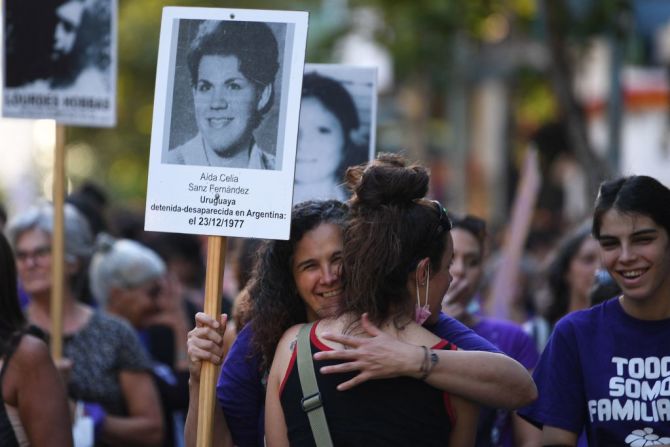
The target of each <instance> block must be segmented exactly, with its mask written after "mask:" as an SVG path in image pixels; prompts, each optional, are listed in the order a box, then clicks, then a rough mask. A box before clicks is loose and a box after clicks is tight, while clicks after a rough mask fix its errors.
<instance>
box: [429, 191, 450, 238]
mask: <svg viewBox="0 0 670 447" xmlns="http://www.w3.org/2000/svg"><path fill="white" fill-rule="evenodd" d="M431 202H432V203H433V206H434V207H435V209H436V210H437V215H438V216H439V218H440V222H439V224H438V228H437V234H438V235H440V234H442V233H444V232H445V231H449V230H451V220H450V219H449V215H448V214H447V209H446V208H445V207H443V206H442V204H441V203H440V202H438V201H437V200H431Z"/></svg>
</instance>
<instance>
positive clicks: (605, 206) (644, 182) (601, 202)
mask: <svg viewBox="0 0 670 447" xmlns="http://www.w3.org/2000/svg"><path fill="white" fill-rule="evenodd" d="M668 204H670V189H668V188H667V187H665V186H663V184H662V183H661V182H659V181H658V180H656V179H655V178H653V177H648V176H646V175H632V176H630V177H622V178H619V179H616V180H610V181H607V182H603V183H602V184H601V185H600V191H599V192H598V198H597V199H596V206H595V211H594V212H593V227H592V229H591V232H592V233H593V237H595V238H596V239H599V238H600V226H601V224H602V219H603V215H604V214H605V213H606V212H607V211H609V210H610V209H615V210H617V211H620V212H622V213H628V214H632V213H637V214H643V215H645V216H648V217H650V218H651V219H652V220H653V221H654V222H656V223H657V224H658V225H660V226H662V227H663V228H665V231H666V232H667V233H668V235H669V236H670V206H668Z"/></svg>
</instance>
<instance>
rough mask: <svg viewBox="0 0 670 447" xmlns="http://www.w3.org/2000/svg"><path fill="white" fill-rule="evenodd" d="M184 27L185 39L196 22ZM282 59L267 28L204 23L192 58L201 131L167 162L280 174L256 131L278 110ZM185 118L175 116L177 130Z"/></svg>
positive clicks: (192, 47)
mask: <svg viewBox="0 0 670 447" xmlns="http://www.w3.org/2000/svg"><path fill="white" fill-rule="evenodd" d="M184 22H185V24H184V26H182V27H180V34H181V33H183V32H186V31H187V30H188V29H189V26H190V25H191V24H192V23H193V22H192V21H184ZM178 57H179V56H178ZM278 58H279V50H278V44H277V39H276V38H275V35H274V34H273V32H272V30H271V29H270V27H269V26H268V25H266V24H265V23H261V22H234V21H216V20H208V21H203V22H200V23H199V25H198V27H197V33H196V35H195V37H194V38H193V40H192V41H191V42H190V46H189V49H188V53H187V55H186V65H187V67H188V71H189V75H190V85H191V95H192V101H193V110H194V116H195V124H196V127H197V130H198V132H197V134H196V135H195V136H194V137H192V138H191V139H190V140H188V141H186V142H184V143H183V144H180V145H178V146H176V147H173V148H172V149H171V150H170V151H169V152H168V153H167V158H166V160H165V161H166V162H167V163H172V164H187V165H199V166H225V167H236V168H249V169H275V158H274V155H273V154H271V153H269V152H268V151H266V150H264V149H261V148H260V147H259V146H258V144H257V142H256V139H255V138H254V130H255V129H256V128H257V127H258V126H259V124H260V123H261V122H262V120H263V117H264V115H265V114H266V113H267V112H268V111H269V110H270V109H271V108H272V106H273V103H274V96H275V86H274V82H275V77H276V75H277V71H278V69H279V61H278ZM175 87H177V86H175ZM183 118H184V117H183V115H181V114H175V116H173V125H174V120H175V119H183ZM179 137H181V136H177V137H176V139H180V138H179ZM171 140H175V138H171ZM182 141H183V140H182ZM171 144H172V145H173V146H174V143H172V141H171Z"/></svg>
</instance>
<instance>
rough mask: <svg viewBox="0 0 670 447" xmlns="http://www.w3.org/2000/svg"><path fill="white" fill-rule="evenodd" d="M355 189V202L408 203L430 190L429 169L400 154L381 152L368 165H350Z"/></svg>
mask: <svg viewBox="0 0 670 447" xmlns="http://www.w3.org/2000/svg"><path fill="white" fill-rule="evenodd" d="M346 180H347V185H348V186H349V189H351V191H352V192H353V197H352V199H351V203H352V205H358V204H361V205H365V206H368V207H371V208H376V207H379V206H382V205H400V206H406V205H410V204H412V203H413V202H414V201H415V200H416V199H420V198H422V197H424V196H425V195H426V193H427V192H428V181H429V175H428V170H427V169H426V168H425V167H423V166H419V165H410V166H407V162H406V160H405V159H404V158H403V157H402V156H401V155H397V154H380V155H379V156H378V157H377V159H375V160H374V161H372V162H370V163H369V164H368V165H360V166H355V167H353V168H349V169H348V170H347V173H346Z"/></svg>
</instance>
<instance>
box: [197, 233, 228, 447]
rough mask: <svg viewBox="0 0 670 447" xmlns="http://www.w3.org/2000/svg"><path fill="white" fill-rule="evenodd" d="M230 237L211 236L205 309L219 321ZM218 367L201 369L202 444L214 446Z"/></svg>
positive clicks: (207, 365) (200, 446)
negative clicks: (227, 240) (228, 239)
mask: <svg viewBox="0 0 670 447" xmlns="http://www.w3.org/2000/svg"><path fill="white" fill-rule="evenodd" d="M226 239H227V238H226V237H223V236H208V238H207V274H206V276H205V306H204V311H205V313H206V314H207V315H209V316H210V317H212V318H214V319H216V320H218V319H219V315H220V314H221V284H222V282H223V270H224V265H225V262H226ZM217 372H218V368H217V367H216V365H214V364H213V363H211V362H202V370H201V372H200V399H199V400H198V431H197V436H198V442H197V445H198V447H209V446H210V445H212V426H213V424H212V422H213V421H212V419H213V416H214V402H215V398H216V395H215V384H216V378H217V377H216V375H217Z"/></svg>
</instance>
